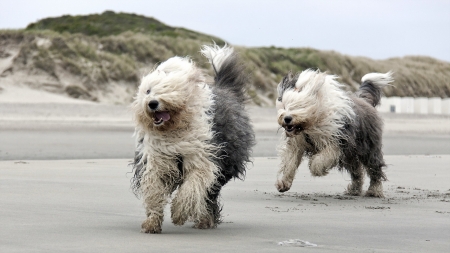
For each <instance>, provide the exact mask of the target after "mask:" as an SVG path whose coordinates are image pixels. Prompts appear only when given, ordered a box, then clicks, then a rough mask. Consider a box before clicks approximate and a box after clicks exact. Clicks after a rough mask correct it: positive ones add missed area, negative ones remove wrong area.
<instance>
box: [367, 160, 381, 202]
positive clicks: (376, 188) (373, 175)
mask: <svg viewBox="0 0 450 253" xmlns="http://www.w3.org/2000/svg"><path fill="white" fill-rule="evenodd" d="M381 168H382V167H381V166H380V167H375V168H367V174H368V175H369V177H370V185H369V189H367V191H366V194H365V196H366V197H376V198H384V194H383V184H382V181H383V179H385V176H384V173H383V172H382V171H381Z"/></svg>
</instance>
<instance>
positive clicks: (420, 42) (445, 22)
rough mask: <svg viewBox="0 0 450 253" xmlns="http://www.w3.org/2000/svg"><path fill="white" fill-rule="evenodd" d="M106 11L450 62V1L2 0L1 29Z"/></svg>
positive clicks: (264, 39) (264, 41)
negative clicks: (60, 17) (59, 17)
mask: <svg viewBox="0 0 450 253" xmlns="http://www.w3.org/2000/svg"><path fill="white" fill-rule="evenodd" d="M105 10H113V11H116V12H128V13H136V14H141V15H145V16H151V17H154V18H156V19H158V20H159V21H161V22H163V23H166V24H168V25H171V26H178V27H185V28H188V29H191V30H195V31H199V32H203V33H207V34H211V35H215V36H218V37H220V38H222V39H224V40H226V41H228V42H230V43H231V44H233V45H241V46H249V47H256V46H277V47H311V48H316V49H321V50H334V51H337V52H340V53H343V54H348V55H354V56H366V57H370V58H374V59H386V58H390V57H401V56H405V55H426V56H431V57H434V58H438V59H441V60H445V61H448V62H450V0H334V1H333V0H309V1H306V0H297V1H296V0H219V1H214V0H191V1H189V0H184V1H173V0H163V1H156V0H153V1H152V0H147V1H144V0H140V1H139V0H120V1H119V0H71V1H66V0H34V1H33V0H4V1H2V3H1V6H0V29H11V28H13V29H17V28H24V27H26V26H27V25H28V24H29V23H31V22H35V21H37V20H39V19H42V18H46V17H56V16H61V15H64V14H70V15H85V14H92V13H101V12H103V11H105Z"/></svg>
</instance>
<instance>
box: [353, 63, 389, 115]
mask: <svg viewBox="0 0 450 253" xmlns="http://www.w3.org/2000/svg"><path fill="white" fill-rule="evenodd" d="M392 74H393V73H392V71H389V72H387V73H386V74H382V73H369V74H367V75H365V76H363V78H362V79H361V82H362V83H361V86H360V87H359V90H358V91H357V92H356V94H357V96H358V97H360V98H363V99H365V100H366V101H367V102H368V103H369V104H371V105H372V106H373V107H375V106H377V105H379V104H380V100H381V95H382V94H383V93H382V90H381V89H382V88H383V87H385V86H388V85H390V84H391V83H392V82H393V81H394V78H393V77H392Z"/></svg>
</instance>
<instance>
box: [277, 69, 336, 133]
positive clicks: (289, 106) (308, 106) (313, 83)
mask: <svg viewBox="0 0 450 253" xmlns="http://www.w3.org/2000/svg"><path fill="white" fill-rule="evenodd" d="M326 77H327V75H326V74H323V73H320V72H318V71H313V70H305V71H303V72H302V73H301V74H297V75H295V76H294V75H292V73H289V74H288V75H286V76H285V77H284V78H283V80H282V81H281V82H280V83H279V84H278V87H277V91H278V98H277V101H276V107H277V109H278V124H279V125H280V126H281V127H283V128H284V129H285V131H286V135H287V136H289V137H291V136H294V135H297V134H300V133H301V132H303V131H307V130H308V129H310V128H311V127H313V126H314V125H315V124H317V122H318V121H320V120H321V118H323V111H324V110H323V108H321V102H320V101H321V100H322V99H323V92H322V91H321V90H322V87H323V84H324V83H325V81H326Z"/></svg>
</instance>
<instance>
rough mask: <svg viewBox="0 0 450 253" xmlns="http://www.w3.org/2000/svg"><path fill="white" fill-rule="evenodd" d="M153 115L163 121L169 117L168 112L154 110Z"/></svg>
mask: <svg viewBox="0 0 450 253" xmlns="http://www.w3.org/2000/svg"><path fill="white" fill-rule="evenodd" d="M155 116H156V118H158V119H162V120H163V121H168V120H169V119H170V114H169V113H168V112H155Z"/></svg>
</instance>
